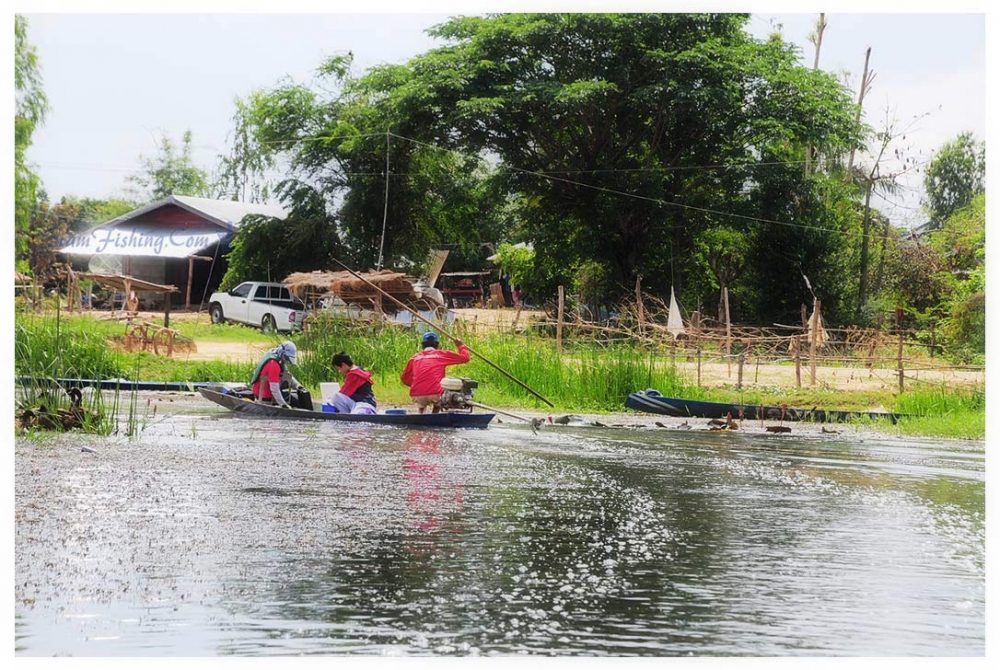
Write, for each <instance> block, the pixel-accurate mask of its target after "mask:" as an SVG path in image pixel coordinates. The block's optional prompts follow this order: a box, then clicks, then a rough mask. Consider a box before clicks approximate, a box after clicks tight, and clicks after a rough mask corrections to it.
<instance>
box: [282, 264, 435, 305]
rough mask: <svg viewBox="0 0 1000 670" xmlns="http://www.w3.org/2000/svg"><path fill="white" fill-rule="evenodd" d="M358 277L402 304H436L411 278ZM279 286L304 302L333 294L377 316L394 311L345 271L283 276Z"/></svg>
mask: <svg viewBox="0 0 1000 670" xmlns="http://www.w3.org/2000/svg"><path fill="white" fill-rule="evenodd" d="M358 274H359V275H360V276H361V277H364V278H365V279H366V280H367V281H369V282H371V283H372V284H373V285H375V286H377V287H379V288H380V289H382V290H383V291H385V292H386V293H388V294H389V295H391V296H392V297H393V298H395V299H396V300H399V301H400V302H402V303H403V304H405V305H408V306H411V307H417V308H430V309H434V308H435V307H437V306H439V305H440V301H439V300H438V299H437V296H436V294H437V292H436V291H429V290H426V289H424V288H422V287H421V286H418V285H417V280H416V279H415V278H413V277H410V276H408V275H406V274H404V273H402V272H393V271H391V270H380V271H370V272H367V273H365V272H359V273H358ZM282 283H284V284H285V286H287V287H288V288H289V290H291V292H292V293H294V294H295V295H296V297H298V298H299V299H301V300H302V301H303V302H306V303H308V302H310V299H311V298H317V297H322V296H327V295H334V296H337V297H339V298H340V299H341V300H343V301H344V302H345V303H347V304H355V305H360V306H363V307H366V308H369V309H374V310H375V311H376V312H378V313H382V312H383V311H389V312H393V313H394V312H395V311H396V305H395V303H393V302H392V301H391V300H388V299H386V298H385V297H384V296H383V295H382V294H381V293H379V292H378V291H376V290H375V289H374V288H372V287H371V286H369V285H368V284H365V282H363V281H361V280H360V279H358V278H357V277H355V276H353V275H352V274H351V273H350V272H347V271H339V272H325V271H321V270H316V271H314V272H295V273H293V274H290V275H288V276H287V277H285V279H284V281H283V282H282Z"/></svg>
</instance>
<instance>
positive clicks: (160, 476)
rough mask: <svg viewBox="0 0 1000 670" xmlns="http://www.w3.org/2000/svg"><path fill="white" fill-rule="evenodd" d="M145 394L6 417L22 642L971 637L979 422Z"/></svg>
mask: <svg viewBox="0 0 1000 670" xmlns="http://www.w3.org/2000/svg"><path fill="white" fill-rule="evenodd" d="M153 402H154V403H157V413H156V415H155V416H153V415H151V414H148V413H147V416H146V420H145V421H146V427H145V430H143V431H142V433H141V434H140V435H139V437H138V438H135V439H131V440H129V439H126V438H122V437H109V438H95V437H84V436H76V435H71V436H61V437H58V438H55V439H49V440H46V441H44V442H39V441H37V440H31V439H25V438H18V440H17V442H16V457H15V467H16V478H15V495H16V503H15V506H16V509H15V519H16V531H15V532H16V536H15V543H16V544H15V638H16V639H15V648H16V653H17V654H18V655H21V656H36V655H40V656H51V655H72V656H201V655H208V656H227V655H234V656H266V655H287V654H356V655H449V656H470V655H511V654H554V655H581V656H583V655H586V656H604V655H646V656H683V655H715V656H719V655H723V656H725V655H744V656H745V655H755V656H756V655H779V656H788V655H808V656H817V655H819V656H825V655H849V656H858V655H864V656H981V655H983V654H984V653H985V511H984V510H985V506H984V497H985V457H984V445H983V444H982V443H980V442H958V441H955V442H942V441H940V440H933V441H931V440H926V441H925V440H912V439H906V440H903V439H897V438H887V437H878V436H873V435H870V434H859V433H853V432H850V431H847V432H841V433H840V434H836V435H832V434H822V433H819V432H816V431H810V432H807V431H805V430H800V429H799V428H798V427H796V429H795V430H794V431H793V433H792V434H791V435H771V434H766V433H762V432H752V431H745V432H744V433H742V434H740V433H710V432H708V431H703V430H691V431H683V430H667V429H657V428H653V427H650V428H648V429H642V430H629V429H611V428H607V429H604V428H593V427H578V428H574V427H558V428H556V427H549V428H546V429H544V430H542V431H540V432H539V434H538V435H533V434H532V433H531V431H530V430H527V429H525V428H523V427H520V426H514V425H511V424H510V423H504V424H502V425H496V426H493V427H491V428H490V429H488V430H485V431H420V430H412V429H400V428H387V427H375V426H364V425H339V424H337V423H332V422H329V423H308V422H303V423H293V424H290V423H287V422H277V421H273V420H260V419H246V418H239V417H233V416H231V415H230V414H229V413H227V412H225V411H224V410H221V409H220V408H215V407H214V406H211V405H208V404H207V403H205V402H204V401H201V400H198V399H193V398H190V397H184V396H183V395H178V396H176V397H167V398H166V399H161V400H158V401H153ZM83 446H86V447H88V448H89V449H93V450H94V451H93V453H91V452H87V451H82V450H81V449H82V447H83Z"/></svg>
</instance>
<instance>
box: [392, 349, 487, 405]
mask: <svg viewBox="0 0 1000 670" xmlns="http://www.w3.org/2000/svg"><path fill="white" fill-rule="evenodd" d="M422 344H423V346H424V349H423V351H419V352H417V353H416V354H414V355H413V356H412V357H411V358H410V360H409V361H408V362H407V364H406V368H405V369H404V370H403V374H401V375H400V380H401V381H402V382H403V383H404V384H405V385H407V386H409V387H410V400H412V401H413V402H414V403H416V405H417V407H418V408H420V411H421V412H423V411H424V409H425V408H426V407H427V406H428V405H433V407H434V411H435V412H437V411H439V410H440V404H441V393H442V392H443V391H444V389H442V388H441V380H442V379H444V377H445V373H446V370H445V368H447V367H448V366H449V365H456V364H459V363H468V362H469V358H470V356H469V348H468V347H466V346H465V344H464V343H463V342H461V341H457V344H458V351H457V352H456V351H448V350H441V349H438V339H437V336H436V335H434V333H426V334H425V335H424V337H423V340H422Z"/></svg>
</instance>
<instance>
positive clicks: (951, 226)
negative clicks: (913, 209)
mask: <svg viewBox="0 0 1000 670" xmlns="http://www.w3.org/2000/svg"><path fill="white" fill-rule="evenodd" d="M931 245H932V246H933V248H934V249H935V250H936V251H937V252H938V254H939V256H940V258H941V269H942V274H943V275H944V278H943V279H944V281H945V282H946V283H947V285H948V286H949V289H950V291H949V294H948V295H947V297H946V298H945V299H944V300H943V301H942V307H941V311H942V312H943V313H944V315H945V318H944V319H943V320H942V330H943V332H944V335H945V340H946V343H947V344H948V346H949V350H950V353H951V354H952V356H954V357H955V358H957V359H959V360H962V361H966V362H980V361H982V360H983V358H984V357H985V355H986V263H985V260H986V196H985V195H984V194H982V193H980V194H979V195H977V196H975V197H974V198H973V199H972V201H971V202H970V203H969V204H968V205H967V206H965V207H962V208H961V209H958V210H956V211H955V213H954V214H952V215H951V216H950V217H949V218H948V220H947V221H946V222H945V224H944V227H943V228H942V229H941V230H939V231H935V232H932V233H931Z"/></svg>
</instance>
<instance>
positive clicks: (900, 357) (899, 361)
mask: <svg viewBox="0 0 1000 670" xmlns="http://www.w3.org/2000/svg"><path fill="white" fill-rule="evenodd" d="M896 360H897V364H898V365H899V392H900V393H902V392H903V331H902V330H901V331H899V353H898V354H896Z"/></svg>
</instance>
